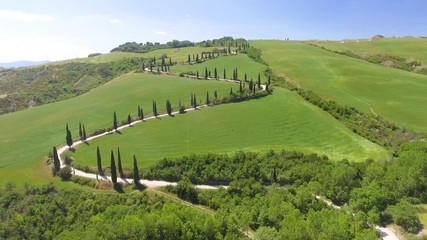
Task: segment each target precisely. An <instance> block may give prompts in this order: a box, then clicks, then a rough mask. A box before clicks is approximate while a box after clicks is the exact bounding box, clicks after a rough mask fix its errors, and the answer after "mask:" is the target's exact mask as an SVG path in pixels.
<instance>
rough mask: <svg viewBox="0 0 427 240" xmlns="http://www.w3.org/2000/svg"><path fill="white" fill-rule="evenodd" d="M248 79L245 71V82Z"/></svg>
mask: <svg viewBox="0 0 427 240" xmlns="http://www.w3.org/2000/svg"><path fill="white" fill-rule="evenodd" d="M246 81H248V75H247V74H246V73H245V82H246Z"/></svg>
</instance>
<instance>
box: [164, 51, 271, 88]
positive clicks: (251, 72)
mask: <svg viewBox="0 0 427 240" xmlns="http://www.w3.org/2000/svg"><path fill="white" fill-rule="evenodd" d="M205 67H207V69H208V71H211V76H212V77H213V76H214V69H215V68H217V71H218V75H219V77H220V78H223V77H224V69H225V70H226V77H227V78H228V79H230V78H231V77H232V76H233V71H234V69H235V68H237V73H238V75H239V77H238V78H239V79H244V77H245V73H246V74H247V77H248V80H250V79H251V78H252V79H253V80H254V81H257V80H258V74H259V73H260V74H261V78H262V81H263V82H264V81H265V80H266V79H265V76H264V73H263V72H264V70H265V69H266V66H264V65H262V64H260V63H256V62H254V61H253V60H252V59H250V58H249V57H248V56H247V55H246V54H239V55H232V56H226V57H220V58H215V59H211V60H208V61H205V62H203V63H200V64H193V65H188V64H185V65H177V66H173V67H172V68H171V72H178V73H182V72H194V73H196V72H197V71H199V76H200V78H203V77H204V74H205Z"/></svg>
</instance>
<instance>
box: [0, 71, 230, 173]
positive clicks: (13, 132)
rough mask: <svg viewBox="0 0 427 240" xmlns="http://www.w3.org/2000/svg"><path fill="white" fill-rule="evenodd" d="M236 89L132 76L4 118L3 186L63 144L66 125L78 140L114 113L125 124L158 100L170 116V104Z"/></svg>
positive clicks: (227, 85)
mask: <svg viewBox="0 0 427 240" xmlns="http://www.w3.org/2000/svg"><path fill="white" fill-rule="evenodd" d="M231 86H234V85H232V84H231V83H226V82H219V81H203V80H191V79H186V78H178V77H172V76H158V75H151V74H127V75H123V76H121V77H119V78H116V79H114V80H113V81H111V82H109V83H107V84H105V85H102V86H100V87H98V88H96V89H94V90H92V91H90V92H88V93H86V94H83V95H81V96H78V97H75V98H72V99H68V100H65V101H60V102H56V103H52V104H46V105H43V106H39V107H34V108H31V109H27V110H23V111H19V112H15V113H11V114H7V115H2V116H0V132H1V133H2V134H0V143H1V144H0V152H1V155H0V181H1V180H4V179H3V177H6V176H7V174H9V173H8V172H11V171H10V170H11V169H21V170H22V169H27V170H28V169H31V168H33V167H34V164H36V163H37V162H38V161H39V160H40V159H42V158H43V156H45V155H46V154H47V153H48V152H49V151H51V148H52V146H54V145H62V144H64V143H65V124H66V123H67V122H68V123H69V125H70V128H71V131H72V134H73V136H74V137H77V136H78V131H77V129H78V123H79V122H82V123H84V124H85V126H86V131H87V133H88V134H89V133H91V132H93V131H95V130H96V129H100V128H108V127H110V126H111V124H112V119H113V111H116V112H117V116H118V119H119V120H125V119H126V117H127V115H128V114H129V113H130V114H131V115H133V116H136V115H137V106H138V105H141V107H142V108H143V109H144V112H145V114H148V113H151V111H152V101H153V100H156V101H157V108H158V110H159V111H165V101H166V99H169V100H170V101H171V103H172V106H173V107H174V108H175V109H177V106H178V102H179V100H181V101H182V103H183V104H185V105H187V106H188V105H189V102H190V93H191V92H193V93H196V95H197V96H200V99H203V97H204V96H206V91H211V92H213V91H214V90H217V91H218V94H219V95H220V96H222V95H224V94H228V93H229V91H230V87H231ZM12 172H13V171H12ZM28 172H31V171H28ZM12 175H13V174H12ZM27 175H28V173H27Z"/></svg>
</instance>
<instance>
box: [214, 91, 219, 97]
mask: <svg viewBox="0 0 427 240" xmlns="http://www.w3.org/2000/svg"><path fill="white" fill-rule="evenodd" d="M214 98H215V99H218V92H217V91H216V90H215V92H214Z"/></svg>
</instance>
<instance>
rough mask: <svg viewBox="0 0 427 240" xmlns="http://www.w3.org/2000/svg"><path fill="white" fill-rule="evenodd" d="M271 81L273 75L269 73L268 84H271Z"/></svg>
mask: <svg viewBox="0 0 427 240" xmlns="http://www.w3.org/2000/svg"><path fill="white" fill-rule="evenodd" d="M270 83H271V75H268V81H267V85H270Z"/></svg>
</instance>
